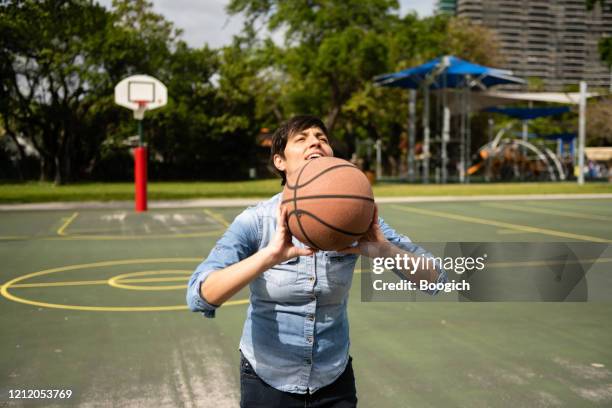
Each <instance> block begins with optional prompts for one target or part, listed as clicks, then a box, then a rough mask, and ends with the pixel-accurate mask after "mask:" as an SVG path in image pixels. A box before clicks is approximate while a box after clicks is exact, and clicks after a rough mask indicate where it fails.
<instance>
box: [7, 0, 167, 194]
mask: <svg viewBox="0 0 612 408" xmlns="http://www.w3.org/2000/svg"><path fill="white" fill-rule="evenodd" d="M114 5H115V7H116V11H115V12H114V13H111V12H109V11H107V10H105V9H104V8H103V7H101V6H99V5H97V4H95V3H93V2H91V1H87V0H47V1H35V0H18V1H10V2H3V3H0V33H2V39H0V60H1V61H2V62H1V63H0V64H1V65H0V69H1V71H2V77H1V78H0V99H1V100H2V101H3V102H2V103H1V104H0V115H1V117H2V119H3V123H4V124H5V127H6V128H7V133H8V134H9V136H10V137H11V138H13V139H15V141H16V144H17V146H21V144H20V143H17V137H18V136H19V137H21V138H24V139H26V140H27V141H28V142H29V143H31V144H32V145H33V146H34V147H35V149H36V151H37V152H38V155H39V158H40V178H41V180H49V179H51V180H54V181H55V183H58V184H59V183H63V182H65V181H67V180H71V179H73V178H75V172H77V173H78V172H80V171H82V170H85V171H87V170H88V169H89V171H91V169H92V168H93V167H94V166H95V164H96V162H97V158H98V157H99V154H100V145H101V143H102V142H103V141H104V139H105V138H106V134H107V130H108V127H109V126H110V125H111V124H112V123H115V122H117V108H116V107H115V106H114V104H113V101H112V95H113V87H114V85H115V84H116V83H117V82H118V80H119V79H120V78H121V77H123V76H125V75H127V74H130V73H134V72H147V73H152V74H154V75H155V74H158V75H159V74H161V75H163V73H164V72H165V71H164V70H165V61H166V59H167V56H168V55H169V54H170V48H171V47H172V46H173V45H175V44H176V36H177V35H178V32H176V30H173V29H172V25H171V24H170V23H168V22H167V21H165V20H163V18H162V17H161V16H158V15H156V14H155V13H153V12H152V6H151V4H150V3H147V2H145V1H141V0H140V1H137V2H130V1H127V0H122V1H115V2H114ZM68 21H69V22H70V24H67V23H66V22H68ZM32 27H36V29H32ZM19 154H20V156H23V153H22V152H21V151H20V153H19Z"/></svg>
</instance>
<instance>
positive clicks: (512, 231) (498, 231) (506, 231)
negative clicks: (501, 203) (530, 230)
mask: <svg viewBox="0 0 612 408" xmlns="http://www.w3.org/2000/svg"><path fill="white" fill-rule="evenodd" d="M497 233H498V234H500V235H510V234H524V233H525V232H524V231H516V230H510V229H499V230H497Z"/></svg>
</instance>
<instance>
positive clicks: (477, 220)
mask: <svg viewBox="0 0 612 408" xmlns="http://www.w3.org/2000/svg"><path fill="white" fill-rule="evenodd" d="M391 207H392V208H395V209H396V210H400V211H405V212H413V213H417V214H422V215H431V216H434V217H440V218H448V219H451V220H456V221H463V222H469V223H472V224H481V225H489V226H493V227H499V228H507V229H513V230H517V231H524V232H531V233H534V234H543V235H550V236H553V237H561V238H569V239H575V240H579V241H589V242H605V243H607V242H610V240H607V239H603V238H598V237H592V236H590V235H581V234H572V233H570V232H563V231H557V230H551V229H548V228H538V227H531V226H528V225H520V224H511V223H509V222H503V221H495V220H488V219H484V218H478V217H468V216H466V215H459V214H453V213H447V212H444V211H434V210H426V209H423V208H415V207H403V206H399V205H392V206H391Z"/></svg>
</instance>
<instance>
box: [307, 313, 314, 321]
mask: <svg viewBox="0 0 612 408" xmlns="http://www.w3.org/2000/svg"><path fill="white" fill-rule="evenodd" d="M306 318H307V319H308V320H310V321H311V322H312V321H313V320H314V315H312V314H309V315H308V316H306Z"/></svg>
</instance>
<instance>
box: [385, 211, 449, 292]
mask: <svg viewBox="0 0 612 408" xmlns="http://www.w3.org/2000/svg"><path fill="white" fill-rule="evenodd" d="M378 224H379V226H380V229H381V230H382V232H383V234H384V235H385V238H387V240H388V241H389V242H391V243H392V244H393V245H395V246H397V247H398V248H400V249H403V250H404V251H407V252H410V253H412V254H414V255H416V256H422V257H424V258H430V259H434V256H433V255H432V254H431V253H430V252H428V251H427V250H425V249H424V248H422V247H420V246H418V245H416V244H415V243H413V242H412V241H411V240H410V238H408V237H407V236H405V235H402V234H398V233H397V232H396V231H395V230H394V229H393V228H391V227H390V226H389V225H388V224H387V223H386V222H385V221H384V220H383V219H382V218H380V217H378ZM433 262H434V265H435V267H436V272H437V273H438V279H437V280H436V281H437V283H445V282H446V281H447V280H448V276H447V274H446V271H445V270H444V269H443V268H442V265H440V263H439V262H436V261H435V259H434V261H433ZM393 272H395V274H396V275H398V276H400V277H401V278H404V276H403V275H402V274H401V273H400V272H399V271H396V270H394V271H393ZM404 279H405V278H404ZM438 292H439V290H434V291H426V293H429V294H430V295H435V294H437V293H438Z"/></svg>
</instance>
